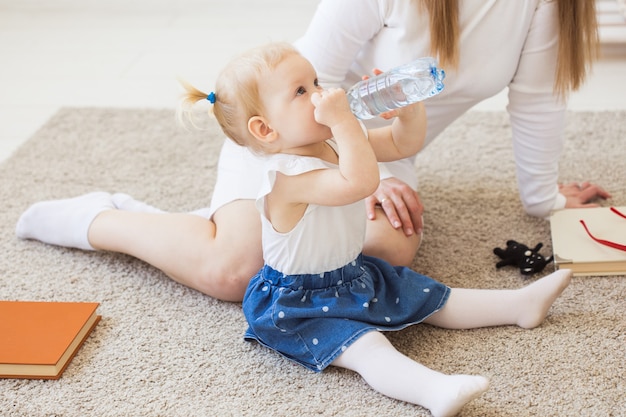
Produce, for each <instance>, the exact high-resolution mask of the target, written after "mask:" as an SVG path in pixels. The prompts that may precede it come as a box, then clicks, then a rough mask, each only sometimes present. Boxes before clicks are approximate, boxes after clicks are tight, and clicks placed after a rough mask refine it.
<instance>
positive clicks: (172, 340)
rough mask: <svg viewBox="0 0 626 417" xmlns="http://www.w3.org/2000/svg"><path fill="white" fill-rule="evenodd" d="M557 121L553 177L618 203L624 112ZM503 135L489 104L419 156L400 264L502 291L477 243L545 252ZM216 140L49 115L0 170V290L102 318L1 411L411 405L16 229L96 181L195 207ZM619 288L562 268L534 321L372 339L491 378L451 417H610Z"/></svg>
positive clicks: (239, 411) (233, 311)
mask: <svg viewBox="0 0 626 417" xmlns="http://www.w3.org/2000/svg"><path fill="white" fill-rule="evenodd" d="M568 123H569V127H568V130H567V143H566V149H565V154H564V157H563V160H562V169H561V173H562V176H561V179H562V180H563V181H577V180H583V179H590V180H592V181H594V182H597V183H601V184H603V185H604V186H605V187H606V188H607V189H609V190H610V191H611V192H612V193H613V195H614V199H613V201H612V202H607V203H606V204H610V203H614V204H619V205H625V204H626V146H625V145H624V139H625V137H626V113H577V114H570V115H569V116H568ZM509 136H510V133H509V125H508V122H507V117H506V116H505V115H504V114H503V113H502V114H501V113H470V114H468V115H466V116H465V117H463V118H462V119H460V120H459V121H458V122H456V123H455V124H454V125H453V126H452V127H451V128H450V129H448V131H446V132H445V134H444V135H443V137H441V138H439V139H438V140H437V141H435V143H433V144H432V145H431V146H430V147H429V148H427V149H426V150H425V151H424V152H423V153H422V154H421V155H420V157H419V167H418V170H419V172H420V177H421V189H422V199H423V201H424V204H425V206H426V209H427V211H426V214H425V220H426V230H425V233H426V239H425V242H424V245H423V247H422V249H421V251H420V254H419V256H418V257H417V258H416V260H415V264H414V267H415V268H416V269H417V270H419V271H421V272H423V273H426V274H429V275H432V276H434V277H436V278H438V279H439V280H441V281H443V282H445V283H447V284H448V285H451V286H462V287H480V288H517V287H520V286H522V285H524V284H525V283H527V282H529V281H528V280H525V279H524V278H523V277H522V276H521V275H520V274H519V273H518V271H517V270H516V269H515V268H505V269H503V270H496V269H495V263H496V261H497V259H496V256H495V255H493V253H492V249H493V248H494V247H496V246H500V247H503V246H504V244H505V242H506V240H507V239H511V238H512V239H516V240H518V241H520V242H524V243H527V244H529V245H534V244H536V243H537V242H543V243H544V244H545V245H546V246H545V247H544V249H543V250H542V253H544V254H549V253H550V250H551V245H550V234H549V226H548V223H547V222H545V221H543V220H540V219H535V218H530V217H529V216H527V215H525V214H524V212H523V210H522V209H521V206H520V203H519V201H518V196H517V189H516V184H515V177H514V171H513V164H512V151H511V144H510V140H509ZM221 138H222V136H221V135H220V134H219V132H218V130H217V129H216V128H215V126H212V128H211V130H210V131H208V132H204V133H188V132H185V131H184V130H182V129H180V128H178V127H177V126H176V124H175V122H174V116H173V111H172V110H123V109H115V110H110V109H64V110H62V111H60V112H59V113H58V114H57V115H55V116H54V117H53V118H52V119H51V120H50V121H49V122H48V123H47V124H46V125H45V126H44V127H43V128H42V129H41V130H40V131H39V132H38V133H37V134H35V136H34V137H33V138H32V139H31V140H29V141H28V142H27V143H26V144H24V146H22V147H21V148H20V149H18V151H17V152H16V153H15V154H14V155H13V156H12V157H11V158H10V159H9V160H7V161H6V162H5V163H3V164H2V165H0V193H1V194H0V195H1V198H2V202H3V207H4V208H3V210H2V211H1V213H0V216H1V217H0V231H1V233H0V248H1V249H0V250H1V252H0V253H1V255H0V299H23V300H77V301H98V302H100V303H102V304H101V307H100V308H99V312H100V314H102V316H103V318H102V321H101V322H100V324H98V326H97V328H96V329H95V331H94V333H93V334H92V335H91V337H90V338H89V339H88V340H87V341H86V343H85V345H84V346H83V348H82V349H81V350H80V351H79V353H78V355H77V356H76V357H75V358H74V360H73V361H72V363H71V364H70V366H69V367H68V369H67V370H66V372H65V374H64V376H63V377H62V378H61V379H60V380H58V381H34V380H0V414H1V415H3V416H240V415H250V416H298V417H300V416H311V415H324V416H426V415H428V413H427V412H426V411H425V410H424V409H422V408H420V407H416V406H414V405H409V404H405V403H402V402H399V401H395V400H391V399H388V398H386V397H383V396H381V395H379V394H377V393H375V392H374V391H373V390H371V389H370V388H369V387H368V386H367V385H366V384H365V383H364V382H363V381H362V380H361V378H360V377H359V376H357V375H355V374H353V373H351V372H348V371H345V370H339V369H332V368H331V369H329V370H328V371H326V372H324V373H322V374H314V373H312V372H309V371H306V370H305V369H303V368H300V367H298V366H296V365H293V364H291V363H289V362H287V361H285V360H283V359H281V358H279V357H278V356H277V355H275V354H274V353H271V352H269V351H267V350H265V349H263V348H261V347H259V346H257V345H254V344H250V343H247V342H244V341H243V340H242V334H243V331H244V329H245V326H246V325H245V321H244V318H243V316H242V314H241V311H240V306H239V305H238V304H232V303H225V302H219V301H216V300H213V299H211V298H209V297H207V296H204V295H202V294H199V293H197V292H195V291H192V290H190V289H188V288H185V287H183V286H181V285H179V284H176V283H174V282H172V281H171V280H169V279H168V278H166V277H165V276H164V275H163V274H162V273H160V272H159V271H157V270H155V269H153V268H151V267H150V266H147V265H145V264H143V263H142V262H139V261H137V260H135V259H132V258H130V257H127V256H122V255H117V254H108V253H87V252H81V251H78V250H68V249H63V248H58V247H53V246H47V245H44V244H41V243H38V242H34V241H20V240H18V239H17V238H15V235H14V226H15V222H16V220H17V218H18V216H19V214H20V213H21V212H22V211H23V210H24V209H25V208H26V207H27V206H28V205H29V204H31V203H33V202H35V201H38V200H42V199H49V198H61V197H69V196H74V195H78V194H81V193H85V192H88V191H92V190H96V189H102V190H107V191H124V192H128V193H130V194H133V195H134V196H136V197H137V198H140V199H144V200H146V201H148V202H150V203H153V204H155V205H157V206H160V207H162V208H164V209H168V210H192V209H196V208H199V207H202V206H206V205H207V204H208V201H209V199H210V197H211V190H212V184H213V180H214V173H215V164H216V161H217V156H218V150H219V147H220V143H221V140H222V139H221ZM624 238H625V241H626V236H625V237H624ZM548 269H551V268H548ZM535 278H536V277H533V278H531V279H535ZM625 298H626V277H624V276H621V277H588V278H575V279H574V281H573V283H572V285H571V286H570V288H568V289H567V290H566V291H565V293H564V294H563V296H562V297H561V298H560V299H558V300H557V302H556V303H555V305H554V307H553V309H552V310H551V315H550V316H549V317H548V319H547V320H546V321H545V323H544V324H543V325H542V326H541V327H539V328H537V329H534V330H530V331H529V330H522V329H518V328H514V327H502V328H488V329H479V330H472V331H447V330H441V329H437V328H432V327H429V326H427V325H419V326H414V327H412V328H409V329H406V330H404V331H401V332H397V333H393V334H390V335H389V337H390V339H391V340H392V342H393V343H394V344H395V345H396V346H397V347H398V349H399V350H401V351H402V352H404V353H406V354H408V355H410V356H411V357H412V358H415V359H416V360H418V361H420V362H422V363H424V364H425V365H427V366H429V367H432V368H434V369H437V370H441V371H443V372H447V373H480V374H484V375H487V376H489V377H491V378H492V387H491V389H490V390H489V391H488V392H487V393H486V394H485V395H484V396H482V397H481V398H479V399H477V400H475V401H474V402H472V403H470V404H469V405H468V406H466V407H465V408H464V410H463V411H462V413H461V415H462V416H494V417H495V416H499V417H502V416H511V417H513V416H515V417H519V416H603V417H604V416H624V415H626V403H625V400H624V397H625V394H626V382H625V378H626V300H625ZM1 337H2V336H1V335H0V338H1Z"/></svg>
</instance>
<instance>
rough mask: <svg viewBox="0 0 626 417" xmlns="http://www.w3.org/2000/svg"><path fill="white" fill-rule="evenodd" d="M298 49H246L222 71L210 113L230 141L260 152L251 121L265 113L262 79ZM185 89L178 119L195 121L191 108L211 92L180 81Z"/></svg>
mask: <svg viewBox="0 0 626 417" xmlns="http://www.w3.org/2000/svg"><path fill="white" fill-rule="evenodd" d="M298 54H299V52H298V51H297V50H296V49H295V48H294V47H293V46H292V45H291V44H289V43H271V44H268V45H264V46H259V47H256V48H253V49H250V50H248V51H247V52H244V53H243V54H241V55H239V56H238V57H236V58H235V59H233V60H232V61H230V62H229V63H228V64H227V65H226V67H224V69H223V70H222V71H221V72H220V74H219V76H218V77H217V80H216V82H215V90H214V94H215V102H214V103H213V105H212V106H211V110H210V111H209V113H212V114H213V115H214V116H215V119H216V120H217V122H218V123H219V125H220V127H221V128H222V130H223V131H224V133H225V134H226V136H228V137H229V138H230V139H231V140H233V141H234V142H235V143H237V144H238V145H241V146H247V147H249V148H251V149H252V150H254V151H260V152H262V151H263V150H262V149H261V144H260V143H259V141H257V140H256V139H255V138H254V137H253V136H252V135H251V134H250V132H249V131H248V120H249V119H250V118H251V117H252V116H259V115H262V114H263V113H264V110H265V109H264V108H263V102H262V100H261V97H260V96H259V88H258V87H259V79H260V78H261V76H262V75H263V74H265V73H267V72H268V71H272V70H274V69H275V68H276V67H277V66H278V64H280V63H281V62H282V61H283V60H284V59H285V58H287V57H289V56H292V55H298ZM179 81H180V82H181V84H182V86H183V88H184V89H185V92H184V93H183V95H182V98H181V101H180V104H179V106H178V111H177V118H178V120H179V121H180V122H181V123H183V124H186V123H185V122H190V123H191V124H192V125H194V122H193V111H192V107H193V105H194V104H196V103H197V102H199V101H201V100H206V99H207V97H208V94H206V93H204V92H203V91H201V90H198V89H197V88H195V87H193V86H192V85H190V84H189V83H187V82H185V81H183V80H179Z"/></svg>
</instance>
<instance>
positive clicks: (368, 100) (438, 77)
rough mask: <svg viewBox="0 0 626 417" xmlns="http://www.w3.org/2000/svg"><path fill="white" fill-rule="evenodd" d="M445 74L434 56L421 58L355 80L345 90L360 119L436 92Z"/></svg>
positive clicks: (353, 110)
mask: <svg viewBox="0 0 626 417" xmlns="http://www.w3.org/2000/svg"><path fill="white" fill-rule="evenodd" d="M445 76H446V75H445V72H444V71H443V70H442V69H440V68H438V67H437V61H436V60H435V59H434V58H431V57H425V58H420V59H418V60H416V61H413V62H409V63H408V64H404V65H401V66H399V67H396V68H393V69H391V70H389V71H386V72H384V73H382V74H380V75H377V76H375V77H372V78H369V79H367V80H363V81H360V82H358V83H356V84H355V85H354V86H352V87H351V88H350V90H348V92H347V94H348V101H349V103H350V109H351V110H352V113H354V115H355V116H356V117H358V118H359V119H361V120H366V119H371V118H373V117H376V116H378V115H379V114H380V113H383V112H386V111H389V110H393V109H397V108H400V107H404V106H408V105H409V104H413V103H415V102H418V101H422V100H425V99H427V98H429V97H432V96H435V95H437V94H439V93H440V92H441V90H443V79H444V77H445Z"/></svg>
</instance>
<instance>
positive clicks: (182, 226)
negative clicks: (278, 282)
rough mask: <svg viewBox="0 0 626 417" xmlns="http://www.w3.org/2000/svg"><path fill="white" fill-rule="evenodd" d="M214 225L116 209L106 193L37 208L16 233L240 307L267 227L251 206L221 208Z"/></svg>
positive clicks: (183, 216) (28, 213) (247, 202)
mask: <svg viewBox="0 0 626 417" xmlns="http://www.w3.org/2000/svg"><path fill="white" fill-rule="evenodd" d="M213 219H214V221H211V220H207V219H206V218H203V217H200V216H198V215H194V214H182V213H181V214H173V213H172V214H170V213H157V212H142V211H124V210H116V209H114V206H113V204H112V203H111V196H110V195H109V194H107V193H91V194H87V195H84V196H80V197H76V198H72V199H66V200H55V201H44V202H41V203H37V204H34V205H33V206H31V207H30V208H29V209H28V210H26V212H25V213H24V214H23V215H22V217H20V220H19V221H18V226H17V235H18V237H21V238H28V239H37V240H40V241H43V242H46V243H50V244H54V245H61V246H67V247H75V248H81V249H102V250H108V251H114V252H120V253H125V254H128V255H132V256H134V257H136V258H139V259H141V260H143V261H145V262H147V263H149V264H151V265H153V266H155V267H156V268H158V269H160V270H162V271H163V272H164V273H165V274H167V275H168V276H170V277H171V278H173V279H174V280H176V281H177V282H180V283H181V284H184V285H187V286H189V287H191V288H194V289H196V290H198V291H201V292H203V293H205V294H208V295H211V296H213V297H215V298H219V299H222V300H227V301H241V300H242V298H243V294H244V292H245V289H246V286H247V285H248V281H249V280H250V278H251V277H252V276H253V275H254V274H255V273H256V272H257V271H258V270H259V269H260V268H261V266H262V260H263V256H262V252H261V223H260V220H259V214H258V211H257V210H256V208H255V207H254V202H253V201H252V200H237V201H234V202H232V203H230V204H227V205H225V206H223V207H222V208H220V209H219V210H218V211H217V212H216V213H215V215H214V216H213Z"/></svg>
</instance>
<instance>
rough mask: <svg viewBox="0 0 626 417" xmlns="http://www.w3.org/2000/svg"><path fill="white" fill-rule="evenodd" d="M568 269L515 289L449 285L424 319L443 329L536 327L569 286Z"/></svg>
mask: <svg viewBox="0 0 626 417" xmlns="http://www.w3.org/2000/svg"><path fill="white" fill-rule="evenodd" d="M571 278H572V271H571V270H569V269H561V270H558V271H556V272H553V273H552V274H550V275H547V276H545V277H543V278H541V279H539V280H538V281H535V282H534V283H532V284H530V285H528V286H526V287H523V288H520V289H517V290H477V289H465V288H453V289H452V291H451V293H450V298H449V299H448V302H447V303H446V305H445V306H444V307H443V308H442V309H441V310H439V311H438V312H436V313H435V314H433V315H432V316H430V317H429V318H428V319H426V320H424V322H425V323H428V324H432V325H434V326H438V327H445V328H447V329H472V328H477V327H488V326H503V325H517V326H520V327H523V328H527V329H531V328H533V327H537V326H539V325H540V324H541V323H542V322H543V320H544V319H545V318H546V316H547V315H548V310H549V309H550V307H551V306H552V304H553V303H554V301H555V300H556V299H557V297H558V296H559V295H561V293H562V292H563V290H564V289H565V288H566V287H567V286H568V285H569V283H570V281H571Z"/></svg>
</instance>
